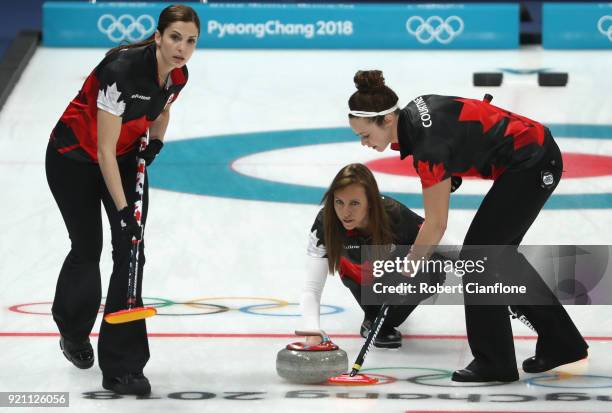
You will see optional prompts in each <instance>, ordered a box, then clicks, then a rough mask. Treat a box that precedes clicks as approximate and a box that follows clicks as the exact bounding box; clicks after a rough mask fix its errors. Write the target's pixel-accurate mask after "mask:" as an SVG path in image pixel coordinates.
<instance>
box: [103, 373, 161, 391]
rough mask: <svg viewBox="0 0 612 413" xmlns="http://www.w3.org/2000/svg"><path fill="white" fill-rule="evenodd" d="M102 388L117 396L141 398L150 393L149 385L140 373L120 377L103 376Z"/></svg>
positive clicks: (147, 380)
mask: <svg viewBox="0 0 612 413" xmlns="http://www.w3.org/2000/svg"><path fill="white" fill-rule="evenodd" d="M102 387H104V388H105V389H106V390H111V391H114V392H115V393H119V394H135V395H138V396H141V395H145V394H149V393H151V383H149V379H147V378H146V377H145V375H144V374H142V373H128V374H125V375H123V376H121V377H106V376H103V378H102Z"/></svg>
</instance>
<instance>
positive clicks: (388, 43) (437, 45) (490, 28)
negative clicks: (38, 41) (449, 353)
mask: <svg viewBox="0 0 612 413" xmlns="http://www.w3.org/2000/svg"><path fill="white" fill-rule="evenodd" d="M167 4H168V3H96V4H91V3H76V2H48V3H45V4H44V6H43V44H44V45H45V46H59V47H112V46H115V45H117V44H119V43H121V42H136V41H140V40H143V39H145V38H147V37H148V36H150V35H151V34H152V33H153V32H154V31H155V27H156V19H157V17H158V16H159V13H160V11H161V10H162V9H163V8H164V7H165V6H167ZM192 7H194V8H195V9H196V11H197V12H198V14H199V16H200V19H201V22H202V33H201V39H200V41H199V47H204V48H270V49H274V48H291V49H508V48H517V47H518V45H519V6H518V4H509V3H495V4H493V3H491V4H488V3H475V4H453V5H440V4H410V5H395V4H356V5H340V4H242V3H240V4H238V3H222V4H193V5H192Z"/></svg>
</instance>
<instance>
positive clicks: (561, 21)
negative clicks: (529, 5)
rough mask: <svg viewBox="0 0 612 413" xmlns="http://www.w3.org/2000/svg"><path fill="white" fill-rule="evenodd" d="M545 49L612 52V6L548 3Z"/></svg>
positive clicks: (545, 14)
mask: <svg viewBox="0 0 612 413" xmlns="http://www.w3.org/2000/svg"><path fill="white" fill-rule="evenodd" d="M542 46H544V48H547V49H612V3H599V4H598V3H564V4H562V3H545V4H544V6H543V10H542Z"/></svg>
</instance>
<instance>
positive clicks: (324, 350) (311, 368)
mask: <svg viewBox="0 0 612 413" xmlns="http://www.w3.org/2000/svg"><path fill="white" fill-rule="evenodd" d="M347 370H348V357H347V356H346V352H345V351H344V350H342V349H340V348H339V347H338V346H337V345H335V344H334V343H332V342H331V341H323V342H322V343H321V344H319V345H316V346H308V345H306V344H305V343H300V342H297V343H291V344H288V345H287V347H285V348H284V349H282V350H281V351H279V352H278V354H277V355H276V372H277V373H278V375H279V376H281V377H282V378H284V379H286V380H288V381H290V382H292V383H300V384H316V383H325V381H326V380H327V379H329V378H330V377H334V376H337V375H339V374H342V373H346V371H347Z"/></svg>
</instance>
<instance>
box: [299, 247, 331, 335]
mask: <svg viewBox="0 0 612 413" xmlns="http://www.w3.org/2000/svg"><path fill="white" fill-rule="evenodd" d="M326 279H327V259H325V258H314V257H309V258H308V261H307V265H306V279H305V280H304V286H303V288H302V296H301V300H300V307H301V310H302V319H301V327H300V330H306V331H312V330H320V323H319V319H320V316H321V308H320V307H321V295H322V294H323V287H325V281H326Z"/></svg>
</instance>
